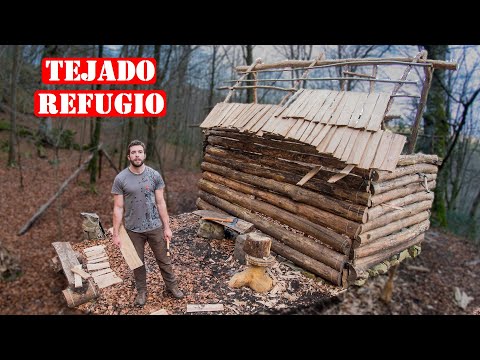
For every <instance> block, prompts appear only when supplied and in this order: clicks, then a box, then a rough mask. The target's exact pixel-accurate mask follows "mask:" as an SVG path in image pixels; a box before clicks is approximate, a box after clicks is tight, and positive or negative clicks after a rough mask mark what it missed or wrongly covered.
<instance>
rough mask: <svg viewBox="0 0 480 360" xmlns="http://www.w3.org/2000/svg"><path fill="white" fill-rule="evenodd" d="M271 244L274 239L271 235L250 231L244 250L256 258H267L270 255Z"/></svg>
mask: <svg viewBox="0 0 480 360" xmlns="http://www.w3.org/2000/svg"><path fill="white" fill-rule="evenodd" d="M271 246H272V239H271V238H270V237H269V236H266V235H261V234H258V233H249V234H247V239H246V240H245V243H244V244H243V251H245V253H246V254H248V255H250V256H253V257H256V258H266V257H269V256H270V247H271Z"/></svg>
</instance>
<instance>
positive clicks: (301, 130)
mask: <svg viewBox="0 0 480 360" xmlns="http://www.w3.org/2000/svg"><path fill="white" fill-rule="evenodd" d="M311 123H312V122H311V121H307V120H305V121H304V122H303V124H302V126H300V128H299V129H298V130H297V132H296V133H295V135H293V136H292V138H293V139H295V140H300V138H301V137H302V136H303V134H304V133H305V131H306V130H307V128H308V126H309V125H310V124H311Z"/></svg>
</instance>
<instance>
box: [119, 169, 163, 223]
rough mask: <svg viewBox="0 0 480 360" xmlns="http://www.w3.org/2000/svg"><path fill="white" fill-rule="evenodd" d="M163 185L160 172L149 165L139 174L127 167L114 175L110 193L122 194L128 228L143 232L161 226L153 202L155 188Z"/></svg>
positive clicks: (160, 187)
mask: <svg viewBox="0 0 480 360" xmlns="http://www.w3.org/2000/svg"><path fill="white" fill-rule="evenodd" d="M164 187H165V183H164V182H163V179H162V176H161V175H160V173H159V172H158V171H156V170H154V169H152V168H151V167H149V166H145V170H144V171H143V172H142V173H141V174H134V173H133V172H131V171H130V169H129V168H128V167H127V168H126V169H124V170H122V171H121V172H120V173H119V174H118V175H117V176H116V177H115V180H114V181H113V186H112V194H119V195H123V199H124V207H125V227H126V228H127V229H128V230H131V231H134V232H145V231H150V230H154V229H157V228H159V227H161V226H163V224H162V220H161V219H160V215H159V213H158V210H157V206H156V204H155V190H158V189H162V188H164Z"/></svg>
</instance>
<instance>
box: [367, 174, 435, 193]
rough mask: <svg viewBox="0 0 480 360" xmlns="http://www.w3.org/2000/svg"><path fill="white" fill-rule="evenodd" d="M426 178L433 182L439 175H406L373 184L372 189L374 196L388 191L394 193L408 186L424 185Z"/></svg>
mask: <svg viewBox="0 0 480 360" xmlns="http://www.w3.org/2000/svg"><path fill="white" fill-rule="evenodd" d="M425 178H426V179H427V181H433V180H436V179H437V174H425V176H422V175H419V174H413V175H405V176H402V177H399V178H395V179H392V180H389V181H385V182H380V183H374V182H372V185H371V189H372V191H371V192H372V195H379V194H383V193H385V192H387V191H392V190H395V189H399V188H402V187H404V186H406V185H409V184H412V183H416V184H423V183H425Z"/></svg>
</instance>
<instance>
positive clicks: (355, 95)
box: [331, 92, 362, 125]
mask: <svg viewBox="0 0 480 360" xmlns="http://www.w3.org/2000/svg"><path fill="white" fill-rule="evenodd" d="M361 95H362V93H359V92H351V93H350V97H349V98H348V101H345V105H344V106H343V108H342V109H341V111H340V110H337V111H336V112H335V113H336V114H335V116H332V120H331V123H332V124H337V125H348V123H349V122H350V117H351V116H352V114H353V111H354V110H355V108H356V106H357V103H358V102H359V100H360V99H361ZM337 114H338V115H337Z"/></svg>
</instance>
